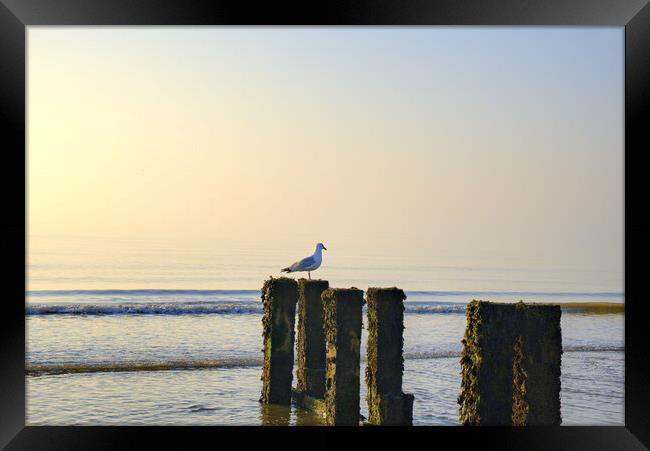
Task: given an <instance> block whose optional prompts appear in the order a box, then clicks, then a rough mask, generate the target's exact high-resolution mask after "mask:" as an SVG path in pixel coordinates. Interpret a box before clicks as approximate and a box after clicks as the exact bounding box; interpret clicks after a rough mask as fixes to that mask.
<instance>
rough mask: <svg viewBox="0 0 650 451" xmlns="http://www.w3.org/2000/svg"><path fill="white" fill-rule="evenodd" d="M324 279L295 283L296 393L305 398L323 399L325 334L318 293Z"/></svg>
mask: <svg viewBox="0 0 650 451" xmlns="http://www.w3.org/2000/svg"><path fill="white" fill-rule="evenodd" d="M328 287H329V283H328V282H327V281H326V280H308V279H300V280H299V281H298V339H297V343H296V349H297V360H298V362H297V364H298V370H297V372H296V375H297V379H298V381H297V383H296V390H297V391H299V392H302V393H303V394H305V395H307V396H311V397H313V398H320V399H322V398H323V397H324V396H325V331H324V327H323V301H322V300H321V294H322V293H323V291H325V290H326V289H327V288H328Z"/></svg>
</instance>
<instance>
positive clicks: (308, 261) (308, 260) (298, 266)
mask: <svg viewBox="0 0 650 451" xmlns="http://www.w3.org/2000/svg"><path fill="white" fill-rule="evenodd" d="M314 264H316V261H315V260H314V257H313V256H310V257H305V258H303V259H302V260H300V261H298V262H295V263H294V264H293V265H291V266H289V269H290V270H291V271H304V270H305V269H306V268H311V267H312V266H314Z"/></svg>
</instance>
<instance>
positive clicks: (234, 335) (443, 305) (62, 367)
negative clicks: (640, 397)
mask: <svg viewBox="0 0 650 451" xmlns="http://www.w3.org/2000/svg"><path fill="white" fill-rule="evenodd" d="M407 296H408V297H407V301H406V312H405V326H406V329H405V331H404V352H405V359H406V361H405V374H404V389H405V391H407V392H411V393H414V394H415V397H416V398H415V399H416V401H415V404H414V423H415V424H421V425H426V424H431V425H435V424H440V425H452V424H457V418H458V411H457V404H456V398H457V396H458V392H459V387H460V375H459V374H460V365H459V353H460V350H461V342H460V340H461V339H462V336H463V332H464V328H465V315H464V308H465V304H466V299H472V298H482V299H486V300H509V299H510V298H520V297H523V298H525V299H526V300H532V301H550V302H552V301H553V300H555V299H563V300H565V299H567V298H571V299H574V300H578V301H582V302H585V301H591V302H598V301H610V302H611V301H614V300H616V299H619V300H620V296H617V295H615V294H612V293H610V294H605V293H598V294H595V295H594V294H586V293H581V294H580V293H574V294H570V293H554V294H548V293H547V294H540V293H514V294H513V293H485V292H483V293H470V292H452V293H450V292H423V291H420V292H407ZM25 312H26V330H27V362H26V366H27V421H28V423H29V424H260V423H274V422H278V421H279V422H283V421H285V420H286V421H285V422H286V423H287V424H296V423H297V424H300V423H301V422H302V423H309V422H312V423H314V422H316V423H317V422H318V419H315V418H310V416H309V414H308V413H307V412H297V411H296V409H295V408H292V409H289V410H288V411H287V413H286V415H283V414H282V412H278V411H277V409H276V411H274V412H271V413H268V412H266V413H265V411H264V409H262V407H261V406H260V405H259V403H258V402H257V399H258V398H259V394H260V389H261V382H260V375H261V363H262V359H261V356H262V353H261V348H262V337H261V318H262V305H261V299H260V292H259V290H205V291H202V290H102V291H92V290H62V291H61V290H59V291H33V292H30V293H29V296H28V303H27V305H26V310H25ZM623 320H624V316H623V315H622V314H620V313H604V314H603V313H595V312H592V311H579V310H574V309H564V310H563V314H562V333H563V335H562V338H563V348H564V351H565V353H564V354H563V357H562V392H561V396H562V417H563V424H623V422H624V418H623V407H624V397H623V393H624V379H623V368H624V360H623V357H624V342H623V323H624V321H623ZM364 341H365V340H363V339H362V343H363V347H362V350H361V353H362V359H363V356H365V343H364ZM362 365H365V363H362ZM177 368H182V369H177ZM362 371H363V369H362ZM361 374H363V372H362V373H361ZM364 397H365V387H364V386H363V383H362V401H363V400H364V399H365V398H364ZM278 409H279V408H278ZM362 414H367V407H366V405H365V403H364V402H362ZM283 419H284V420H283Z"/></svg>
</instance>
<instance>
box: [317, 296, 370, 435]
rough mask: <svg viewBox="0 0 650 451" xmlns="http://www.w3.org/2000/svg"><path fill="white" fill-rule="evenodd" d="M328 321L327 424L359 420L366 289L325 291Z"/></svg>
mask: <svg viewBox="0 0 650 451" xmlns="http://www.w3.org/2000/svg"><path fill="white" fill-rule="evenodd" d="M322 300H323V321H324V325H325V341H326V343H327V346H326V366H325V418H326V421H327V424H329V425H335V426H345V425H348V426H356V425H358V424H359V413H360V404H359V390H360V366H361V362H360V344H361V322H362V308H363V303H364V300H363V291H361V290H359V289H357V288H350V289H341V288H336V289H334V288H328V289H327V290H325V291H323V294H322Z"/></svg>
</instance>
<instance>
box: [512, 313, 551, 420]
mask: <svg viewBox="0 0 650 451" xmlns="http://www.w3.org/2000/svg"><path fill="white" fill-rule="evenodd" d="M518 314H519V330H520V335H519V336H518V337H517V341H516V348H515V357H514V359H515V362H514V366H513V372H514V376H513V377H514V381H515V383H514V385H513V390H514V405H513V410H512V419H513V425H514V426H526V425H559V424H560V423H561V422H562V416H561V412H560V373H561V360H562V330H561V326H560V318H561V314H562V310H561V308H560V306H559V305H539V304H537V305H535V304H524V303H523V302H522V303H520V304H518ZM517 348H519V349H521V353H519V352H517Z"/></svg>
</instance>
